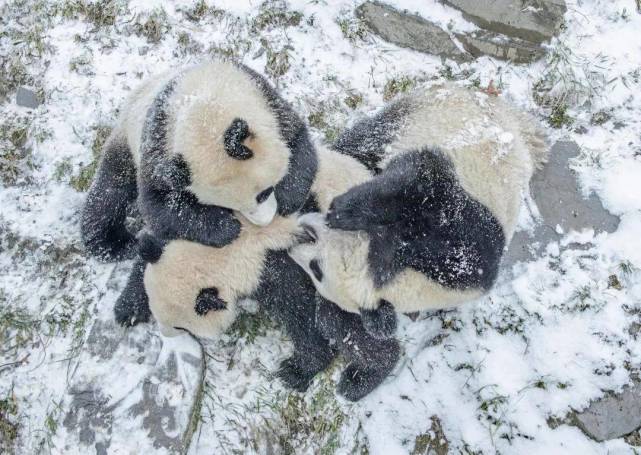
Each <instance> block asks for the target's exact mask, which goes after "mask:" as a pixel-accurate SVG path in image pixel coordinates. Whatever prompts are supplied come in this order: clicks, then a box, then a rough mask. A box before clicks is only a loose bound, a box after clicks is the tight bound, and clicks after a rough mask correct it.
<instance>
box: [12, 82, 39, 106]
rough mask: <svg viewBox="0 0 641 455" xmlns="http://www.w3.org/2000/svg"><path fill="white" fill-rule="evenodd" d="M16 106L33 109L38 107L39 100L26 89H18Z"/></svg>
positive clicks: (34, 93) (33, 93) (31, 91)
mask: <svg viewBox="0 0 641 455" xmlns="http://www.w3.org/2000/svg"><path fill="white" fill-rule="evenodd" d="M16 104H17V105H18V106H22V107H28V108H29V109H35V108H37V107H38V106H40V104H41V103H40V99H39V98H38V95H37V94H36V92H34V91H33V90H31V89H28V88H26V87H19V88H18V91H17V92H16Z"/></svg>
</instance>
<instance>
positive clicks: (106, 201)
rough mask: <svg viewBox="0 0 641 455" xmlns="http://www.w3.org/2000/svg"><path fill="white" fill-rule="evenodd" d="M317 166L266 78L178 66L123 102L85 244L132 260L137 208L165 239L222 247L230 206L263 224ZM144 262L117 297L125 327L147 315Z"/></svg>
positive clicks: (294, 203) (303, 192) (232, 230)
mask: <svg viewBox="0 0 641 455" xmlns="http://www.w3.org/2000/svg"><path fill="white" fill-rule="evenodd" d="M148 112H149V116H147V113H148ZM315 169H316V157H315V151H314V148H313V147H312V145H311V143H310V141H309V138H308V132H307V128H306V126H305V124H304V123H303V122H302V121H301V120H300V118H299V117H298V116H297V115H296V114H295V113H294V111H293V110H292V109H291V107H290V106H289V104H287V103H286V102H285V101H284V100H283V99H282V98H281V97H280V96H279V95H278V94H277V93H276V92H275V91H274V90H273V89H272V88H271V86H270V85H269V84H268V83H267V82H266V81H265V79H264V78H263V77H262V76H260V75H258V74H256V73H255V72H253V71H252V70H250V69H249V68H246V67H244V66H242V65H237V64H233V63H230V62H224V61H214V62H211V63H207V64H203V65H200V66H196V67H193V68H189V69H187V70H184V71H172V72H169V73H166V74H163V75H161V76H158V77H154V78H152V79H150V80H148V81H147V82H146V83H143V85H142V86H141V87H140V88H138V89H137V90H135V91H134V92H133V93H132V95H131V96H130V97H129V99H128V101H127V102H126V104H125V107H124V109H123V112H122V114H121V116H120V119H119V121H118V124H117V126H116V127H115V128H114V130H113V132H112V133H111V136H110V137H109V139H108V140H107V143H106V145H105V147H104V151H103V156H102V160H101V162H100V165H99V168H98V172H97V176H96V179H95V180H94V182H93V184H92V187H91V189H90V190H89V194H88V197H87V201H86V203H85V207H84V211H83V214H82V223H81V233H82V238H83V242H84V245H85V248H86V250H87V251H88V252H89V253H90V254H92V255H94V256H97V257H99V258H101V259H105V260H119V259H124V258H132V257H134V256H135V245H136V238H135V234H134V233H132V232H130V231H129V230H128V229H127V223H126V220H127V217H128V215H130V214H131V213H132V212H134V211H135V210H136V209H139V210H140V212H141V213H142V216H143V218H144V221H145V223H146V224H147V227H148V229H151V231H152V232H153V234H154V235H155V236H156V237H158V238H160V239H163V240H172V239H177V238H179V239H185V240H191V241H194V242H198V243H202V244H204V245H210V246H214V247H221V246H223V245H226V244H229V243H230V242H232V241H233V240H234V239H236V238H237V237H238V235H239V233H240V229H241V224H240V222H239V220H238V219H237V217H236V216H234V213H233V210H237V211H239V212H240V213H241V214H242V215H243V216H244V217H245V218H246V219H248V220H250V221H252V222H254V223H256V224H258V225H266V224H269V222H271V220H272V218H273V217H274V215H275V213H276V211H278V213H279V214H281V215H287V214H291V213H293V212H295V211H296V210H298V209H299V208H300V207H301V206H302V205H303V203H304V202H305V200H306V199H307V193H308V191H309V187H310V185H311V182H312V179H313V177H314V173H315ZM143 268H144V264H143V263H142V262H141V261H137V262H136V264H135V265H134V273H133V274H132V277H131V280H130V281H132V280H133V284H134V286H128V288H129V289H128V290H127V291H126V292H124V293H123V296H122V297H123V298H121V299H120V300H119V301H118V304H117V307H116V314H117V318H118V320H119V322H121V323H123V324H127V323H135V322H138V321H145V320H146V319H147V318H148V317H149V315H148V311H146V312H145V305H142V306H140V305H137V302H138V300H139V298H141V297H144V295H142V296H140V295H136V294H137V293H136V292H135V290H136V286H135V282H136V281H141V280H142V271H143Z"/></svg>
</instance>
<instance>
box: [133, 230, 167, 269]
mask: <svg viewBox="0 0 641 455" xmlns="http://www.w3.org/2000/svg"><path fill="white" fill-rule="evenodd" d="M163 248H164V243H163V242H161V241H160V240H158V239H157V238H156V237H154V236H153V235H151V234H149V233H143V234H142V235H141V236H140V238H139V239H138V256H140V258H141V259H142V260H143V261H145V262H147V263H152V264H155V263H156V262H158V261H159V260H160V257H161V256H162V252H163Z"/></svg>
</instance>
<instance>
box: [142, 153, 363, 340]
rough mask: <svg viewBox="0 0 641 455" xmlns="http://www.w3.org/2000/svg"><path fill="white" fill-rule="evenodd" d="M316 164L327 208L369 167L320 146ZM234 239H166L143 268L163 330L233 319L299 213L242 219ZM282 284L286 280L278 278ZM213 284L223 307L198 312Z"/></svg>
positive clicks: (289, 237) (285, 243)
mask: <svg viewBox="0 0 641 455" xmlns="http://www.w3.org/2000/svg"><path fill="white" fill-rule="evenodd" d="M318 158H319V163H318V164H319V166H318V172H317V177H316V181H315V182H314V184H313V185H312V191H314V192H317V197H318V201H319V205H320V206H321V208H322V209H323V210H327V208H328V207H329V203H330V202H331V201H332V199H333V198H334V197H336V196H338V195H340V194H342V193H344V192H345V191H347V190H348V189H349V188H350V187H351V186H352V185H354V184H356V183H362V182H364V181H365V180H367V179H368V178H369V177H370V173H369V171H368V170H367V169H366V168H365V167H364V166H363V165H362V164H360V163H359V162H357V161H356V160H354V159H353V158H350V157H346V156H343V155H340V154H338V153H336V152H334V151H330V150H326V149H320V150H319V152H318ZM240 219H241V222H242V231H241V234H240V236H239V237H238V239H236V240H235V241H234V242H232V243H231V244H229V245H227V246H225V247H223V248H213V247H208V246H204V245H201V244H197V243H192V242H187V241H184V240H175V241H172V242H170V243H169V244H168V245H167V246H166V247H165V249H164V251H163V254H162V256H161V258H160V260H159V261H158V262H157V263H155V264H149V265H148V266H147V268H146V270H145V289H146V291H147V295H148V296H149V306H150V308H151V311H152V313H153V315H154V317H155V318H156V320H157V321H158V322H159V324H160V326H161V328H163V332H164V333H167V334H168V335H174V334H178V333H180V332H177V331H175V330H172V328H174V327H180V328H183V329H186V330H188V331H190V332H191V333H193V334H194V335H196V336H201V337H215V336H217V335H219V334H220V333H221V332H223V331H224V330H226V329H227V328H228V327H229V325H231V323H232V322H233V321H234V318H235V316H236V311H237V301H238V299H240V298H243V297H246V296H248V295H250V294H252V293H253V292H254V291H255V290H256V289H257V288H258V285H259V284H260V278H261V275H262V273H263V268H264V261H265V257H266V254H267V251H268V250H279V249H287V248H289V247H291V246H292V245H293V244H294V243H295V241H296V238H295V235H296V234H298V233H300V232H301V227H300V224H299V222H298V216H297V214H294V215H291V216H290V217H286V218H285V217H281V216H276V217H275V218H274V221H273V222H272V223H271V224H269V225H268V226H265V227H258V226H256V225H253V224H251V223H248V222H247V221H245V219H244V218H240ZM282 285H283V286H286V285H287V283H282ZM211 287H215V288H217V289H218V292H219V294H218V295H219V297H220V298H222V299H223V300H225V301H226V302H227V309H226V310H222V311H209V312H208V313H207V314H206V315H205V316H199V315H198V314H197V313H196V312H195V310H194V308H195V304H196V297H197V296H198V293H199V292H200V290H201V289H204V288H211Z"/></svg>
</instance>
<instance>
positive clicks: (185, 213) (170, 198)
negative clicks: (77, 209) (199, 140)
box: [138, 81, 240, 247]
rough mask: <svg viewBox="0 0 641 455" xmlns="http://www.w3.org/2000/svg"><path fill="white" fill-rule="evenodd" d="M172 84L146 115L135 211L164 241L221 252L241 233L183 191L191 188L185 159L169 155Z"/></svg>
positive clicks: (228, 214)
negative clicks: (196, 245) (189, 242)
mask: <svg viewBox="0 0 641 455" xmlns="http://www.w3.org/2000/svg"><path fill="white" fill-rule="evenodd" d="M174 86H175V81H172V82H170V83H169V84H167V86H166V87H165V88H164V89H163V90H162V91H161V92H160V93H159V94H158V95H157V96H156V98H155V100H154V102H153V104H152V106H151V107H150V108H149V112H148V114H147V121H146V122H145V128H144V130H143V137H142V144H141V172H140V181H139V197H138V200H139V206H140V209H141V212H142V215H143V217H144V218H145V221H146V222H147V223H148V227H149V228H150V229H151V231H152V232H153V233H154V235H156V236H157V237H159V238H161V239H163V240H174V239H184V240H190V241H192V242H197V243H201V244H203V245H208V246H213V247H222V246H225V245H227V244H229V243H231V242H232V241H234V240H235V239H236V238H237V237H238V235H239V234H240V222H239V221H238V220H237V219H236V218H234V215H233V212H232V211H231V210H229V209H226V208H222V207H218V206H214V205H204V204H201V203H199V202H198V200H197V198H196V196H194V195H193V194H192V193H190V192H189V191H187V190H186V189H185V188H186V187H187V186H188V185H189V184H190V175H189V169H188V168H187V165H186V164H185V162H184V160H182V159H180V158H178V157H169V156H168V155H167V126H168V125H167V122H168V115H169V114H168V101H167V100H168V98H169V97H171V95H172V93H173V90H174Z"/></svg>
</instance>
